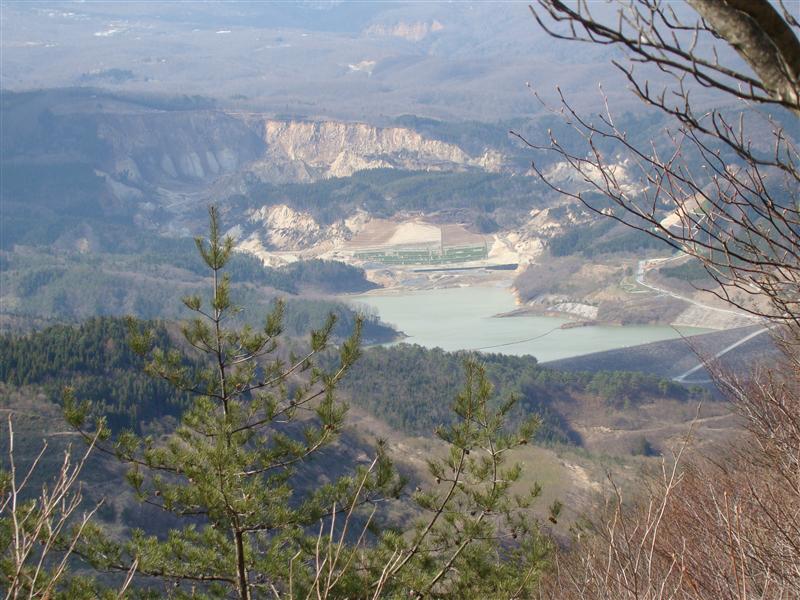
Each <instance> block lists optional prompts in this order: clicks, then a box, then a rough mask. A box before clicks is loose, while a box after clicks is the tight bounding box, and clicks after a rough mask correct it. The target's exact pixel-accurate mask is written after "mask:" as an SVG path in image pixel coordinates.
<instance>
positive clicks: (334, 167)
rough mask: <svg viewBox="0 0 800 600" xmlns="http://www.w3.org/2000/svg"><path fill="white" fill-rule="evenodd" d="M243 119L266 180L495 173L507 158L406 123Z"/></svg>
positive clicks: (254, 165)
mask: <svg viewBox="0 0 800 600" xmlns="http://www.w3.org/2000/svg"><path fill="white" fill-rule="evenodd" d="M239 118H242V119H244V120H245V122H246V123H247V124H248V125H249V126H250V127H251V128H253V129H255V130H256V131H257V132H258V133H259V136H260V137H261V138H262V140H263V141H264V143H265V144H266V146H267V150H266V152H265V155H264V156H263V157H262V158H260V159H259V160H257V161H255V162H254V163H252V164H251V165H250V167H249V168H250V170H251V171H252V172H254V173H256V174H259V175H261V176H262V177H263V178H264V179H265V180H276V181H307V180H314V179H320V178H323V179H324V178H328V177H347V176H350V175H352V174H353V173H355V172H357V171H363V170H366V169H380V168H395V169H408V170H424V171H432V170H463V169H467V168H479V169H483V170H486V171H492V172H496V171H499V170H501V169H502V168H503V167H504V163H505V159H504V157H503V156H502V155H501V154H500V153H499V152H496V151H491V150H487V151H486V152H484V153H483V155H481V156H478V157H472V156H470V155H469V154H468V153H467V152H465V151H464V150H463V149H461V148H460V147H459V146H457V145H455V144H451V143H448V142H443V141H440V140H434V139H429V138H426V137H424V136H422V135H421V134H419V133H417V132H416V131H414V130H412V129H408V128H404V127H375V126H373V125H368V124H366V123H346V122H340V121H278V120H275V119H271V118H269V117H267V116H262V115H253V114H248V115H241V116H240V117H239ZM218 160H219V156H218ZM219 162H220V165H222V164H223V163H222V161H219Z"/></svg>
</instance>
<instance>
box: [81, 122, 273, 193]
mask: <svg viewBox="0 0 800 600" xmlns="http://www.w3.org/2000/svg"><path fill="white" fill-rule="evenodd" d="M97 137H98V139H99V140H101V141H102V142H104V143H105V145H106V147H107V148H108V149H109V152H108V154H107V155H106V156H104V157H102V162H103V163H104V164H103V166H104V167H105V169H103V170H104V171H106V172H107V173H108V174H109V175H111V176H112V177H114V178H116V179H118V180H120V181H122V182H123V183H135V184H139V183H146V184H149V185H154V184H158V185H163V184H169V183H174V182H181V183H207V182H211V181H213V180H215V179H216V178H217V177H219V176H221V175H223V174H226V173H233V172H235V171H237V170H238V169H239V168H241V167H242V165H244V164H246V163H249V162H251V161H253V160H256V159H257V158H259V157H260V156H262V155H263V152H264V149H265V146H264V143H263V142H262V141H261V140H260V139H259V138H258V137H257V136H256V135H254V134H253V132H252V131H251V130H250V129H249V128H247V127H246V126H245V125H244V124H243V123H241V122H240V121H238V120H237V119H233V118H231V117H229V116H228V115H226V114H224V113H221V112H216V111H194V112H184V113H176V112H145V113H140V114H101V115H98V116H97Z"/></svg>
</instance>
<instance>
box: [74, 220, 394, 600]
mask: <svg viewBox="0 0 800 600" xmlns="http://www.w3.org/2000/svg"><path fill="white" fill-rule="evenodd" d="M196 242H197V248H198V251H199V252H200V254H201V256H202V258H203V260H204V262H205V264H206V265H207V266H208V268H209V270H210V272H211V275H212V278H213V287H212V295H211V298H210V300H209V301H208V302H205V303H204V302H203V301H202V299H201V298H200V297H199V296H190V297H186V298H184V304H185V305H186V307H187V308H188V309H189V310H191V311H192V312H193V313H194V314H195V317H194V318H192V319H191V320H190V321H189V322H188V323H186V324H185V325H184V326H183V335H184V338H185V341H186V344H187V345H188V346H189V347H190V348H191V349H192V350H194V351H195V352H194V354H199V356H200V357H201V359H202V360H201V362H200V364H201V365H202V366H201V367H200V368H197V367H196V366H193V363H191V362H189V361H187V360H186V359H185V357H184V355H183V353H182V352H181V351H180V350H179V349H178V348H173V349H169V350H165V349H163V348H153V347H152V346H151V336H150V335H149V333H148V332H147V331H140V330H138V329H137V325H136V324H135V323H133V322H132V323H131V330H132V338H133V341H132V344H133V346H134V349H135V350H136V351H137V352H139V353H141V354H142V355H145V356H146V357H147V359H148V361H147V366H146V369H147V371H148V372H149V373H150V374H152V375H154V376H157V377H161V378H163V379H165V380H167V381H168V382H170V383H171V384H172V385H173V386H174V387H175V388H176V389H177V390H180V391H184V392H189V393H191V394H192V395H193V396H194V400H193V403H192V405H191V406H190V407H189V408H188V410H186V412H185V413H184V414H183V416H182V417H181V419H180V424H179V426H178V427H177V428H176V429H175V431H174V432H172V433H171V434H170V435H168V436H167V437H166V439H153V438H151V437H144V438H143V437H140V436H138V435H136V434H134V433H133V432H123V433H121V434H119V435H116V436H112V435H111V432H110V431H109V429H108V427H107V425H106V423H105V421H104V419H103V418H98V419H96V420H95V421H94V424H93V425H91V424H90V423H89V417H90V414H91V406H90V405H89V404H88V403H87V402H78V401H76V400H75V399H74V398H72V397H70V396H69V395H67V397H66V415H67V419H68V421H69V422H70V423H71V424H72V425H73V426H74V427H76V428H77V429H78V431H81V432H82V433H83V434H84V435H85V436H86V437H87V438H88V439H93V438H94V436H95V435H97V433H98V432H99V435H100V438H101V439H102V440H105V442H106V445H105V446H104V447H101V449H105V451H107V452H113V453H114V454H115V455H116V456H117V457H118V458H119V459H120V460H122V461H124V462H125V463H127V464H128V465H129V467H130V469H129V471H128V477H127V478H128V481H129V482H130V484H131V485H132V486H133V488H134V489H135V490H136V493H137V495H138V497H139V498H140V500H141V501H143V502H145V503H147V504H149V505H152V506H156V507H159V508H160V509H163V510H164V511H166V512H168V513H171V514H172V515H173V516H174V517H175V522H176V526H175V527H174V528H172V529H170V531H169V532H166V535H159V536H156V535H146V534H145V533H144V532H142V531H134V532H133V535H132V537H131V539H130V540H129V541H127V542H125V543H116V542H113V541H111V540H110V539H109V538H107V537H104V536H103V535H102V534H101V532H100V531H99V530H95V531H93V532H92V535H87V536H85V538H84V542H85V543H84V544H83V546H82V549H81V552H82V553H83V555H84V556H85V557H86V558H87V559H88V560H89V561H90V562H91V563H93V564H94V565H95V566H97V567H99V568H101V569H105V570H123V571H127V570H128V569H129V568H130V565H131V564H133V563H134V562H135V563H136V572H137V582H139V583H140V587H141V585H142V584H144V587H147V580H146V579H145V577H144V576H149V577H152V578H155V580H156V581H158V580H160V582H161V583H162V584H163V583H165V582H168V583H170V584H171V585H172V586H173V589H172V591H171V592H170V595H171V596H173V597H194V598H201V597H206V598H228V597H232V596H235V597H236V598H240V599H241V600H248V599H250V598H254V597H263V596H266V595H272V594H273V593H277V592H278V590H286V589H288V587H289V586H290V585H293V586H294V587H295V590H297V591H299V590H302V589H303V588H304V587H307V586H310V585H311V582H312V581H313V578H314V573H315V571H314V569H313V568H312V567H311V564H312V562H313V561H312V560H311V559H310V558H309V557H311V556H312V555H313V554H314V553H315V545H316V542H317V536H316V535H315V533H316V532H315V530H314V529H313V528H312V526H317V525H318V524H319V522H320V520H321V519H323V518H324V517H326V516H330V515H332V514H335V513H336V512H341V511H342V510H345V511H350V512H352V508H353V507H354V506H355V504H356V502H358V503H365V502H369V501H371V500H372V499H374V497H375V496H376V495H379V494H381V493H382V492H384V491H390V492H392V491H393V490H392V489H391V488H393V486H395V485H396V483H397V479H396V477H395V476H394V472H393V470H392V468H391V465H390V463H389V461H388V460H386V458H385V456H384V455H383V453H382V451H381V450H380V448H379V449H378V452H377V458H376V460H375V461H374V462H373V463H372V465H371V466H370V467H369V468H360V469H356V472H355V473H354V474H352V475H351V476H344V477H340V478H338V479H334V480H333V481H332V482H329V483H324V484H319V485H316V486H313V489H310V490H309V489H308V488H309V486H308V485H307V484H306V485H305V486H299V485H298V484H297V479H298V475H299V474H300V473H301V472H302V470H303V467H304V466H305V465H306V464H307V462H308V461H309V460H310V459H311V458H312V456H313V455H315V454H316V453H317V452H319V451H320V450H321V449H322V448H324V447H325V446H326V445H328V444H330V443H331V442H332V441H334V439H335V438H336V436H337V433H338V432H339V431H340V429H341V427H342V423H343V418H344V416H345V413H346V406H345V405H344V404H343V403H342V402H340V401H339V400H338V399H337V398H336V395H335V389H336V385H337V383H338V382H339V381H340V379H341V378H342V377H343V376H344V374H345V373H346V372H347V370H348V368H349V367H350V366H351V365H352V364H353V361H355V360H356V358H357V357H358V354H359V352H360V348H359V335H360V326H361V323H360V321H357V325H356V328H355V331H354V332H353V334H352V336H351V337H350V338H349V339H347V340H346V341H344V342H343V343H341V344H340V346H339V348H338V361H335V363H336V364H335V365H334V367H333V368H331V369H324V368H322V367H320V364H319V363H320V361H319V360H318V359H319V358H320V356H321V355H322V354H323V353H324V352H327V351H329V350H331V345H332V344H331V332H332V329H333V327H334V323H335V318H334V317H333V316H330V317H329V318H328V320H327V322H326V323H325V325H324V326H323V327H321V328H320V329H318V330H315V331H312V333H311V339H310V342H309V345H308V347H307V349H306V350H304V351H303V352H302V353H301V355H300V356H294V355H292V354H288V353H286V352H285V351H283V350H282V348H281V347H280V345H279V336H280V334H281V317H282V312H283V304H282V303H281V302H276V303H275V307H274V310H272V312H271V313H270V314H269V315H267V317H266V319H265V322H264V325H263V327H262V328H260V329H255V328H252V327H250V326H247V325H242V326H236V315H237V313H238V312H239V309H238V308H237V307H236V305H235V304H234V303H233V302H232V300H231V285H230V280H229V277H228V276H227V275H226V274H225V273H224V267H225V265H226V263H227V262H228V260H229V259H230V257H231V254H232V252H233V241H232V240H231V238H229V237H224V238H223V236H222V235H221V234H220V232H219V222H218V216H217V211H216V209H215V208H213V207H212V208H211V209H210V235H209V239H208V240H203V239H202V238H197V240H196ZM196 364H197V363H196V362H195V363H194V365H196ZM301 490H304V491H306V493H304V494H302V493H301ZM337 507H338V508H337ZM152 589H156V588H152ZM161 589H162V590H163V587H162V588H161ZM273 590H274V592H273Z"/></svg>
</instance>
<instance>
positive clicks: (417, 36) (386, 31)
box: [364, 19, 444, 42]
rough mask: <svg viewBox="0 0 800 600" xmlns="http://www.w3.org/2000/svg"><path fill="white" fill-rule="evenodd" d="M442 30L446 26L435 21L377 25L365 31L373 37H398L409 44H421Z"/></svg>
mask: <svg viewBox="0 0 800 600" xmlns="http://www.w3.org/2000/svg"><path fill="white" fill-rule="evenodd" d="M442 29H444V25H442V24H441V23H440V22H439V21H437V20H436V19H434V20H433V21H413V22H411V23H407V22H405V21H399V22H397V23H392V24H375V25H371V26H369V27H368V28H367V29H366V30H364V33H365V34H367V35H372V36H380V37H384V36H390V37H398V38H402V39H404V40H408V41H409V42H419V41H422V40H424V39H425V38H426V37H428V36H429V35H430V34H432V33H436V32H437V31H441V30H442Z"/></svg>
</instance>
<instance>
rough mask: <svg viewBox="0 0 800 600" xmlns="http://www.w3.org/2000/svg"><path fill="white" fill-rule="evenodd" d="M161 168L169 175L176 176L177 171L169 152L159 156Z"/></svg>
mask: <svg viewBox="0 0 800 600" xmlns="http://www.w3.org/2000/svg"><path fill="white" fill-rule="evenodd" d="M161 169H162V170H163V171H164V172H165V173H167V175H169V176H170V177H177V176H178V171H177V169H176V168H175V163H174V162H172V157H171V156H170V155H169V154H165V155H164V156H162V157H161Z"/></svg>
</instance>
